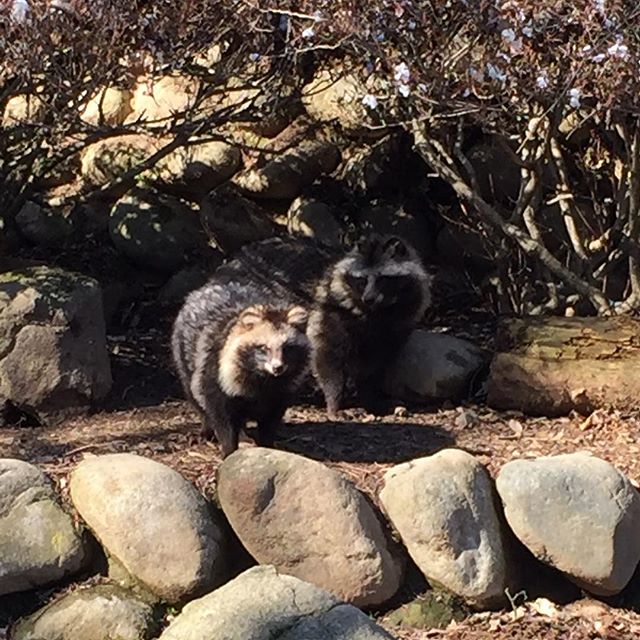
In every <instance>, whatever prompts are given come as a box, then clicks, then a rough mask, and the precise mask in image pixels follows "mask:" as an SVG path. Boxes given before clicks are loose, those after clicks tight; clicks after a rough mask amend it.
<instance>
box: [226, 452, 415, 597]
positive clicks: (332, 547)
mask: <svg viewBox="0 0 640 640" xmlns="http://www.w3.org/2000/svg"><path fill="white" fill-rule="evenodd" d="M218 473H219V475H218V498H219V500H220V505H221V506H222V509H223V510H224V512H225V514H226V516H227V518H228V519H229V522H230V524H231V526H232V527H233V529H234V531H235V532H236V534H237V536H238V537H239V538H240V540H241V542H242V543H243V544H244V546H245V547H246V548H247V550H248V551H249V553H250V554H251V555H252V556H253V557H254V558H255V559H256V560H257V561H258V562H259V563H261V564H272V565H274V566H275V567H277V569H278V570H279V571H282V572H284V573H288V574H291V575H293V576H296V577H298V578H300V579H301V580H306V581H308V582H311V583H313V584H316V585H318V586H320V587H322V588H324V589H327V590H328V591H329V592H331V593H333V594H335V595H336V596H337V597H339V598H340V599H342V600H344V601H346V602H350V603H352V604H355V605H356V606H368V607H369V606H376V605H379V604H381V603H383V602H385V601H387V600H389V598H391V597H392V596H393V595H394V593H395V592H396V591H397V590H398V588H399V586H400V583H401V579H402V573H403V562H402V559H401V558H400V557H398V555H397V553H396V550H395V548H394V547H393V546H392V544H391V542H390V540H389V538H388V537H387V534H386V531H385V529H384V527H383V525H382V524H381V520H380V517H379V514H377V513H376V512H375V511H374V509H373V508H372V506H371V505H370V504H369V503H368V502H367V500H366V499H365V497H364V495H363V494H362V493H360V491H358V489H356V487H355V486H354V485H353V484H352V483H351V482H349V481H348V480H347V479H346V478H344V477H343V476H342V475H340V474H339V473H337V472H336V471H333V470H332V469H329V468H328V467H326V466H325V465H323V464H321V463H319V462H315V461H313V460H308V459H307V458H304V457H302V456H299V455H295V454H292V453H287V452H283V451H275V450H272V449H265V448H261V447H252V448H246V449H240V450H238V451H236V452H235V453H233V454H232V455H230V456H229V457H228V458H227V459H226V460H225V461H224V462H223V463H222V465H221V466H220V469H219V472H218Z"/></svg>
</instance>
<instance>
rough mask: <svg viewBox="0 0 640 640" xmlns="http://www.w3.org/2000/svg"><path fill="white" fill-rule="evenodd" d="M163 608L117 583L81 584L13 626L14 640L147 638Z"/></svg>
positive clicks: (118, 639)
mask: <svg viewBox="0 0 640 640" xmlns="http://www.w3.org/2000/svg"><path fill="white" fill-rule="evenodd" d="M161 613H162V612H161V609H160V608H159V607H158V606H154V605H152V604H149V603H148V602H145V601H144V600H141V599H139V598H138V597H136V596H135V594H133V593H132V592H130V591H128V590H126V589H123V588H122V587H119V586H117V585H111V584H100V585H96V586H92V587H81V588H79V589H76V590H75V591H72V592H70V593H67V594H65V595H63V596H61V597H60V598H57V599H55V600H54V601H53V602H51V603H49V604H48V605H47V606H46V607H43V608H42V609H40V610H39V611H37V612H36V613H34V614H33V615H31V616H29V617H28V618H24V619H22V620H21V621H19V622H18V623H17V624H16V625H15V627H14V628H13V630H12V633H11V636H10V637H11V640H147V639H148V638H151V637H153V636H155V635H156V633H157V632H158V630H159V622H160V618H161Z"/></svg>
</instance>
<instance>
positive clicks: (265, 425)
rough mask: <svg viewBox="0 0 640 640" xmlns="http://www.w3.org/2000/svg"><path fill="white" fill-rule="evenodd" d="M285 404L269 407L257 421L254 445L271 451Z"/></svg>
mask: <svg viewBox="0 0 640 640" xmlns="http://www.w3.org/2000/svg"><path fill="white" fill-rule="evenodd" d="M285 409H286V404H284V403H282V404H278V405H275V406H273V407H270V408H269V410H268V411H266V412H265V413H264V414H263V415H262V416H261V417H260V419H259V420H258V429H257V433H256V444H257V445H258V446H260V447H269V448H270V449H273V446H274V441H275V437H276V430H277V429H278V425H279V424H280V423H281V422H282V416H283V415H284V412H285Z"/></svg>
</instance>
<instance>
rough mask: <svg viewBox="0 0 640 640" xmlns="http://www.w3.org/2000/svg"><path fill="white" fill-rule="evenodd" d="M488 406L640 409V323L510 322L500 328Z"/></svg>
mask: <svg viewBox="0 0 640 640" xmlns="http://www.w3.org/2000/svg"><path fill="white" fill-rule="evenodd" d="M496 342H497V344H496V354H495V356H494V358H493V361H492V363H491V372H490V375H489V390H488V392H489V396H488V404H489V405H490V406H492V407H494V408H496V409H517V410H519V411H522V412H524V413H528V414H533V415H548V416H557V415H564V414H567V413H568V412H569V411H571V410H572V409H575V410H577V411H579V412H580V413H584V414H588V413H590V412H591V411H593V410H594V409H597V408H599V407H614V408H618V409H640V321H638V320H635V319H633V318H629V317H626V316H620V317H610V318H524V319H509V320H505V321H503V322H502V324H501V326H500V327H499V329H498V336H497V341H496Z"/></svg>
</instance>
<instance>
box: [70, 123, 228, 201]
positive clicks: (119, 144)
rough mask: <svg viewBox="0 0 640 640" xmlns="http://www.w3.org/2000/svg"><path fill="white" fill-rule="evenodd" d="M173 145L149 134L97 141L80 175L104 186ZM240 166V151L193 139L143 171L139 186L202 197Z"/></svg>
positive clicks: (88, 150)
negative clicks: (195, 194) (192, 193)
mask: <svg viewBox="0 0 640 640" xmlns="http://www.w3.org/2000/svg"><path fill="white" fill-rule="evenodd" d="M171 142H172V139H171V138H167V137H162V136H153V135H150V134H143V133H141V134H128V135H123V136H113V137H111V138H107V139H105V140H100V141H98V142H95V143H93V144H91V145H89V146H88V147H86V148H85V149H84V151H83V152H82V164H81V173H82V176H83V178H84V180H85V181H87V182H89V183H90V184H95V185H101V184H106V183H108V182H113V181H116V180H118V179H120V178H122V177H123V176H124V175H125V173H126V172H128V171H131V170H133V169H135V168H136V167H138V166H139V165H140V164H141V163H143V162H146V161H148V159H149V158H150V157H152V156H153V155H154V154H156V153H158V152H159V151H160V150H161V149H163V148H165V147H166V146H167V145H168V144H170V143H171ZM239 165H240V150H239V149H238V148H236V147H233V146H231V145H228V144H225V143H224V142H221V141H218V140H208V141H205V140H199V139H197V138H196V139H192V140H190V141H189V143H188V144H187V145H186V146H182V147H178V148H177V149H174V150H173V151H171V152H170V153H168V154H167V155H165V156H164V157H163V158H161V159H160V160H158V162H156V164H155V165H153V166H152V167H150V168H149V169H147V170H145V171H143V172H141V173H140V174H139V176H138V177H137V180H138V184H143V185H147V186H152V185H153V186H156V187H162V186H168V187H179V188H180V189H179V190H181V191H184V192H185V194H188V193H189V191H193V192H195V193H198V194H199V195H200V197H202V195H204V193H206V192H207V191H209V190H210V189H213V188H214V187H216V186H217V185H218V184H220V183H221V182H223V181H225V180H227V179H228V178H230V177H231V176H232V175H233V174H234V173H235V171H236V170H237V169H238V167H239Z"/></svg>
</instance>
